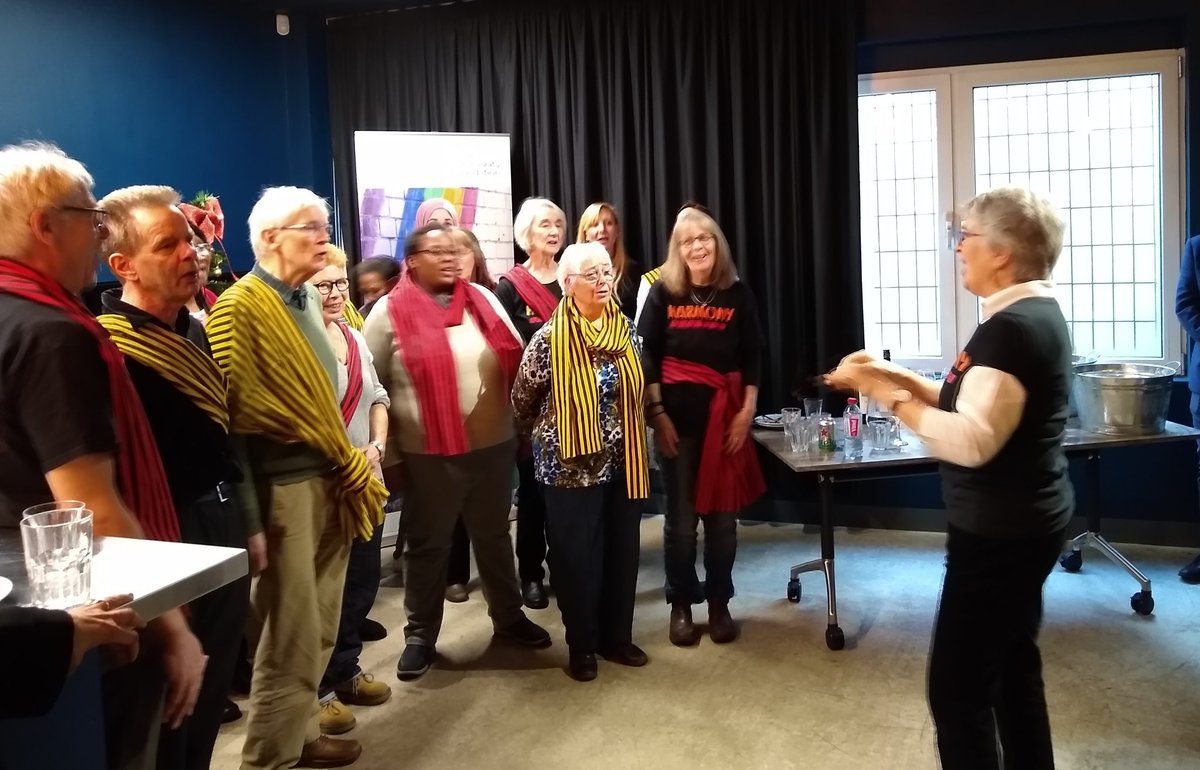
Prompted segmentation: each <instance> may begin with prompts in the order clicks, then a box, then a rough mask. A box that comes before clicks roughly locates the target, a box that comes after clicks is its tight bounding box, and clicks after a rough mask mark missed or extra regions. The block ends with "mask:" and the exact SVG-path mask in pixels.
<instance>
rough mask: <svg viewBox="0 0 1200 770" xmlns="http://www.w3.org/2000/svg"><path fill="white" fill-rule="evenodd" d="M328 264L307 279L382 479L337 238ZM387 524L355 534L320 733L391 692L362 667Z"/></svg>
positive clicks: (345, 412)
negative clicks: (364, 632)
mask: <svg viewBox="0 0 1200 770" xmlns="http://www.w3.org/2000/svg"><path fill="white" fill-rule="evenodd" d="M325 256H326V259H327V260H328V264H327V265H326V267H325V268H324V269H322V270H321V271H320V272H319V273H317V274H316V275H314V276H313V277H312V278H310V279H309V280H308V282H309V284H310V285H311V286H312V287H313V288H315V289H316V290H317V294H318V296H320V298H321V319H322V320H323V321H324V322H325V333H326V335H327V336H328V338H329V345H330V347H332V348H333V352H334V355H335V356H336V357H337V393H336V395H337V398H338V405H339V406H340V407H341V412H342V421H343V422H344V423H345V425H346V431H347V432H348V433H349V434H350V442H351V443H352V444H353V445H354V446H356V447H358V448H359V450H360V451H361V452H362V453H363V455H364V456H366V458H367V462H369V463H370V465H371V469H372V471H373V472H374V473H375V475H376V476H377V477H378V478H381V479H382V477H383V473H382V471H381V469H380V463H381V462H382V460H383V452H384V445H385V444H386V443H387V432H388V406H389V405H390V403H391V402H390V401H389V399H388V394H387V391H386V390H384V388H383V386H382V385H380V384H379V378H378V377H377V376H376V374H375V364H374V361H373V360H372V358H371V353H370V352H369V351H368V350H367V343H366V340H364V339H363V337H362V335H361V334H359V333H358V332H356V331H355V330H354V329H353V328H351V327H350V325H349V324H348V323H346V320H345V317H344V315H343V313H344V311H345V309H346V303H347V302H349V301H350V281H349V279H348V278H347V277H346V252H344V251H342V250H341V249H340V248H338V247H337V246H334V245H333V244H332V243H331V244H329V245H327V246H326V247H325ZM382 538H383V527H382V526H378V527H375V534H374V535H373V536H372V537H371V539H370V540H366V541H363V540H355V541H354V542H353V543H352V544H351V546H350V558H349V561H348V563H347V566H346V585H345V587H344V588H343V590H342V616H341V621H340V622H339V624H338V632H337V640H336V643H335V645H334V648H333V655H332V656H331V657H330V659H329V665H328V666H327V667H326V669H325V675H324V676H323V677H322V679H321V688H320V692H319V699H320V703H321V732H322V733H325V734H326V735H340V734H342V733H344V732H346V731H347V730H350V729H351V728H352V727H354V723H355V718H354V714H353V713H352V712H351V711H350V710H349V709H348V708H346V705H347V704H349V705H352V706H377V705H379V704H380V703H383V702H384V701H386V700H387V699H388V698H390V697H391V695H392V691H391V689H390V688H389V687H388V686H387V685H386V684H384V683H383V682H378V681H375V679H373V678H372V677H371V675H370V674H364V673H363V670H362V668H361V667H360V666H359V663H358V656H359V653H361V652H362V646H363V645H362V643H363V640H362V637H361V636H360V633H359V631H360V629H361V628H362V626H363V623H364V622H365V621H366V619H367V613H368V612H370V610H371V607H372V605H374V604H375V596H376V594H377V593H378V591H379V573H380V567H379V544H380V542H381V540H382Z"/></svg>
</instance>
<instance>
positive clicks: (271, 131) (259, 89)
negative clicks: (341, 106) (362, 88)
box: [0, 0, 333, 278]
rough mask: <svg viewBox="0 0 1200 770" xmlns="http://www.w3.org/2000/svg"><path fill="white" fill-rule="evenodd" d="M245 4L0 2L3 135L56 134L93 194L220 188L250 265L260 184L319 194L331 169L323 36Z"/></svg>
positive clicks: (240, 252)
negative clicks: (137, 188) (83, 169)
mask: <svg viewBox="0 0 1200 770" xmlns="http://www.w3.org/2000/svg"><path fill="white" fill-rule="evenodd" d="M243 5H244V4H242V3H223V2H220V1H219V0H218V2H211V1H210V2H207V3H192V4H184V3H164V2H153V1H150V0H121V2H116V3H97V2H94V1H93V0H3V9H2V10H0V71H2V72H3V73H4V77H3V78H2V79H0V105H2V107H0V144H8V143H11V142H15V141H20V140H24V139H41V140H46V141H51V142H54V143H56V144H58V145H59V146H61V147H62V148H63V149H64V150H65V151H66V152H67V153H69V154H70V155H72V156H74V157H76V158H78V159H79V160H81V161H83V163H84V164H85V165H86V166H87V167H88V169H89V170H90V171H91V173H92V175H93V176H94V177H95V178H96V192H97V195H98V196H99V195H103V194H105V193H107V192H108V191H110V190H113V189H115V188H118V187H123V186H125V185H130V184H167V185H171V186H172V187H175V188H176V189H178V190H179V191H180V192H181V193H182V194H183V196H184V197H185V199H186V198H190V197H191V196H192V195H193V194H195V193H196V192H197V191H199V190H208V191H209V192H212V193H214V194H216V195H219V196H220V198H221V203H222V206H223V207H224V211H225V215H226V238H225V242H226V247H227V248H228V250H229V252H230V254H231V256H232V258H233V262H234V267H235V269H245V268H247V267H249V265H250V264H251V263H252V261H253V260H252V256H251V253H250V247H249V242H248V239H247V229H246V216H247V215H248V214H249V212H250V207H251V206H252V205H253V203H254V201H255V199H256V198H257V196H258V193H259V191H260V190H261V189H262V188H263V187H265V186H268V185H276V184H295V185H300V186H304V187H311V188H313V189H315V190H316V191H317V192H318V193H320V194H321V195H324V196H327V197H329V196H331V195H332V192H333V175H332V171H331V168H330V161H329V158H330V152H329V131H328V108H327V107H326V106H325V102H326V97H325V94H324V91H323V90H322V89H323V83H324V60H323V54H320V52H319V51H318V52H317V53H318V54H320V55H317V56H314V55H313V48H314V47H316V48H321V47H322V45H323V44H322V45H317V46H314V44H313V41H312V40H311V39H310V35H309V28H308V25H307V23H306V22H305V20H304V19H302V18H298V19H295V20H294V23H293V28H292V33H291V35H289V36H288V37H286V38H285V37H280V36H278V35H277V34H276V33H275V17H274V14H273V13H269V12H265V11H261V10H246V9H244V8H243V7H242V6H243ZM314 67H315V68H316V71H318V72H319V73H320V76H319V77H317V78H313V77H311V74H312V72H313V68H314ZM314 107H315V108H314ZM314 115H316V116H317V117H315V118H314ZM102 278H103V276H102Z"/></svg>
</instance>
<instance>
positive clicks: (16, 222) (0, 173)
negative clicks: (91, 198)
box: [0, 142, 94, 257]
mask: <svg viewBox="0 0 1200 770" xmlns="http://www.w3.org/2000/svg"><path fill="white" fill-rule="evenodd" d="M93 184H94V182H93V181H92V175H91V174H89V173H88V171H87V169H86V168H84V167H83V164H82V163H80V162H79V161H77V160H75V159H74V158H71V157H69V156H68V155H67V154H66V153H65V152H63V151H62V150H60V149H58V148H57V147H55V146H54V145H52V144H46V143H44V142H26V143H24V144H14V145H8V146H7V147H4V148H2V149H0V254H2V255H4V256H6V257H21V256H24V255H25V252H26V250H27V249H28V248H29V244H30V241H31V240H32V239H33V233H32V232H31V231H30V229H29V218H30V217H31V216H32V215H33V212H34V211H35V210H37V209H40V208H52V207H54V206H59V205H61V204H62V203H64V202H65V201H66V200H67V199H68V198H70V197H71V195H73V194H76V193H80V192H82V193H85V194H86V193H90V192H91V190H92V185H93Z"/></svg>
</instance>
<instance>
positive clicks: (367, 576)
mask: <svg viewBox="0 0 1200 770" xmlns="http://www.w3.org/2000/svg"><path fill="white" fill-rule="evenodd" d="M382 540H383V525H382V524H380V525H379V526H378V527H376V528H375V534H374V535H372V536H371V539H370V540H367V541H362V540H355V541H354V543H353V544H352V545H351V546H350V559H349V561H348V562H347V563H346V587H345V588H343V589H342V618H341V620H340V621H339V622H338V633H337V642H336V643H335V644H334V647H333V655H331V656H330V658H329V665H328V666H326V667H325V675H324V676H323V677H321V690H320V696H321V697H322V698H323V697H325V696H327V695H329V694H330V693H332V692H333V688H334V687H337V686H338V685H340V684H342V683H344V682H348V681H350V680H351V679H353V678H354V677H356V676H358V675H359V674H360V673H362V669H361V668H360V667H359V665H358V656H359V655H360V654H361V653H362V648H363V642H362V636H361V635H360V633H359V629H360V628H361V626H362V623H363V621H364V620H366V619H367V613H368V612H370V611H371V607H372V606H373V605H374V604H375V595H376V594H378V593H379V573H380V566H379V545H380V543H381V542H382Z"/></svg>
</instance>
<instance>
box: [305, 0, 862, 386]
mask: <svg viewBox="0 0 1200 770" xmlns="http://www.w3.org/2000/svg"><path fill="white" fill-rule="evenodd" d="M854 7H855V4H853V3H847V2H844V1H843V0H806V1H804V2H798V1H797V0H690V1H686V2H685V1H684V0H647V1H645V2H639V1H637V0H632V1H631V0H609V2H605V3H595V2H587V3H582V2H572V1H571V0H565V1H561V2H546V1H545V0H533V1H532V2H531V1H530V0H476V1H475V2H472V3H466V4H459V5H450V6H445V7H432V8H424V9H418V10H404V11H397V12H394V13H386V14H375V15H367V16H359V17H350V18H343V19H336V20H331V21H330V22H329V30H328V32H329V34H328V45H329V51H328V54H329V59H328V61H329V91H330V103H331V121H332V131H333V148H334V163H335V173H336V184H337V195H338V204H339V211H340V219H341V223H342V226H343V232H344V240H345V241H346V242H349V243H356V242H357V240H358V233H357V229H358V223H357V204H356V200H355V199H356V193H355V187H356V185H355V181H354V155H353V153H354V132H355V131H356V130H400V131H463V132H482V133H507V134H510V135H511V137H512V154H513V156H512V170H513V180H512V181H513V200H514V205H519V202H520V201H521V200H523V199H524V198H525V197H528V196H530V195H544V196H546V197H549V198H551V199H553V200H554V201H556V202H557V203H558V204H559V205H560V206H562V208H563V209H564V211H566V213H567V218H568V225H567V229H568V231H569V234H568V238H569V239H573V237H574V231H575V224H576V222H577V221H578V216H579V214H580V213H581V212H582V211H583V209H584V207H586V206H587V204H588V203H590V202H592V201H596V200H608V201H610V202H612V203H613V204H614V205H615V206H616V207H617V210H618V212H619V213H620V216H621V220H622V225H623V230H624V237H625V241H626V246H627V248H628V250H629V252H630V254H631V255H633V256H634V258H636V259H638V260H640V261H641V263H642V265H643V267H644V268H645V269H649V268H651V267H654V266H656V265H658V264H659V263H660V262H661V261H662V259H663V258H665V256H666V244H667V239H668V237H669V234H670V229H671V226H672V224H673V223H674V217H675V214H676V212H677V211H678V209H679V206H680V204H681V203H682V202H684V201H685V200H687V199H694V200H697V201H700V202H702V203H704V204H705V205H706V206H707V207H708V208H709V209H710V210H711V211H712V212H713V214H714V216H715V217H716V219H717V221H718V222H719V223H720V224H721V227H722V229H723V230H724V231H725V233H726V235H727V236H728V238H729V242H730V245H731V248H732V249H733V256H734V258H735V260H736V262H737V264H738V269H739V271H740V274H741V277H742V278H743V279H744V280H745V281H747V282H748V283H749V285H750V287H751V288H752V289H753V290H754V293H755V295H756V296H757V297H758V300H759V305H760V312H761V314H762V321H763V324H764V328H765V330H766V333H767V338H768V340H769V342H768V350H767V355H766V356H765V359H764V360H765V365H764V375H763V393H762V397H761V403H762V407H763V409H764V410H765V409H766V408H769V407H775V406H781V405H783V404H784V403H786V402H787V401H789V400H790V398H791V396H790V394H791V393H792V391H793V390H794V389H795V388H797V386H799V387H801V388H806V389H807V388H810V387H811V382H812V378H813V377H814V376H815V375H816V374H818V373H819V372H822V371H825V370H827V369H829V368H830V367H831V366H833V365H834V364H836V363H837V361H838V359H839V358H840V357H841V356H842V355H844V354H845V353H847V352H849V351H852V350H856V349H858V348H860V347H861V346H862V341H863V339H862V293H861V288H860V282H861V279H860V272H861V265H860V258H859V236H858V226H859V223H858V129H857V80H856V75H855V37H856V35H855V18H854V17H855V10H854ZM573 220H574V221H573Z"/></svg>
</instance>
